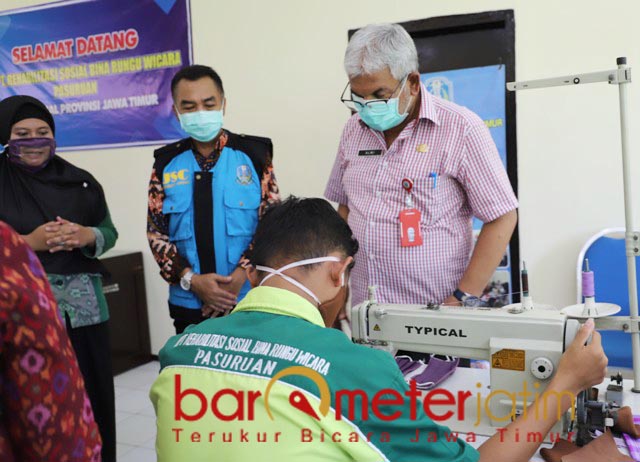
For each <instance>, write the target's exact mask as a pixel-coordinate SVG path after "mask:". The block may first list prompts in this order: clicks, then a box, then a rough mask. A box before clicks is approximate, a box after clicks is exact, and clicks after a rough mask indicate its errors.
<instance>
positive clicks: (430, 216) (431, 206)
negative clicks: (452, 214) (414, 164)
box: [412, 175, 451, 226]
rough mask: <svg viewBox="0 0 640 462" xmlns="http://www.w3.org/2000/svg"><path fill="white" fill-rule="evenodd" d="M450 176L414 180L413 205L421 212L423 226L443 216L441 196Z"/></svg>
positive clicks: (433, 222) (437, 220)
mask: <svg viewBox="0 0 640 462" xmlns="http://www.w3.org/2000/svg"><path fill="white" fill-rule="evenodd" d="M449 181H451V180H450V178H449V177H447V176H446V175H442V176H441V175H438V176H437V177H436V178H431V177H423V178H418V179H415V180H414V183H413V190H412V196H413V206H414V207H415V208H416V209H418V210H419V211H420V213H421V217H420V222H421V224H422V225H423V226H432V225H436V224H437V223H438V222H439V221H440V220H441V219H442V218H443V216H444V212H445V211H444V204H443V202H444V201H443V198H444V196H445V194H446V190H447V188H448V187H449Z"/></svg>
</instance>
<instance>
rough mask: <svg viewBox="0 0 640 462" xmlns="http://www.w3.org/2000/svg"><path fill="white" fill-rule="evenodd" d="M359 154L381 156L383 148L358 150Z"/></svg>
mask: <svg viewBox="0 0 640 462" xmlns="http://www.w3.org/2000/svg"><path fill="white" fill-rule="evenodd" d="M358 155H359V156H381V155H382V149H364V150H362V151H358Z"/></svg>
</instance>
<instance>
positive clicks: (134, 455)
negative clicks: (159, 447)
mask: <svg viewBox="0 0 640 462" xmlns="http://www.w3.org/2000/svg"><path fill="white" fill-rule="evenodd" d="M159 370H160V365H159V363H158V362H157V361H153V362H150V363H148V364H145V365H143V366H140V367H137V368H135V369H132V370H130V371H127V372H125V373H124V374H120V375H117V376H116V377H115V378H114V383H115V389H116V426H117V427H116V435H117V441H118V443H117V446H118V462H156V451H155V442H156V418H155V412H154V410H153V405H152V404H151V400H150V399H149V389H150V388H151V385H152V384H153V382H154V380H155V379H156V377H157V376H158V371H159Z"/></svg>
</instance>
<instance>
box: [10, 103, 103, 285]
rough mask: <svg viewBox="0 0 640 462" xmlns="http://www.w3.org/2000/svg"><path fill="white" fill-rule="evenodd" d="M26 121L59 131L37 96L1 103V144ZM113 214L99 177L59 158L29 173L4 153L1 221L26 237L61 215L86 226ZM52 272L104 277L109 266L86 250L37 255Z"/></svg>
mask: <svg viewBox="0 0 640 462" xmlns="http://www.w3.org/2000/svg"><path fill="white" fill-rule="evenodd" d="M25 118H37V119H41V120H43V121H45V122H46V123H47V124H49V126H50V127H51V130H52V131H53V132H54V133H55V125H54V121H53V116H52V115H51V113H50V112H49V110H48V109H47V108H46V106H45V105H44V104H42V103H41V102H40V101H38V100H37V99H35V98H32V97H31V96H11V97H9V98H6V99H4V100H2V101H0V143H2V144H3V145H4V144H6V143H7V142H8V140H9V138H10V135H11V127H12V126H13V125H14V124H15V123H16V122H19V121H20V120H24V119H25ZM106 215H107V205H106V201H105V198H104V192H103V191H102V187H101V186H100V184H99V183H98V181H97V180H96V179H95V178H93V176H92V175H91V174H90V173H88V172H86V171H84V170H82V169H80V168H78V167H75V166H74V165H72V164H70V163H69V162H67V161H66V160H64V159H62V158H60V157H58V156H57V155H54V156H53V158H52V159H51V161H50V162H49V163H48V164H47V166H46V167H44V168H43V169H42V170H40V171H38V172H29V171H28V170H25V169H23V168H21V167H20V166H19V165H18V164H15V163H13V162H10V161H9V159H8V158H7V155H6V154H0V220H2V221H5V222H7V223H8V224H9V225H11V226H12V227H13V228H14V229H15V230H16V231H17V232H18V233H20V234H23V235H24V234H29V233H31V232H32V231H33V230H34V229H36V228H37V227H38V226H40V225H42V224H44V223H47V222H49V221H55V219H56V217H57V216H60V217H62V218H65V219H67V220H69V221H71V222H73V223H78V224H80V225H82V226H97V225H98V224H100V222H102V220H104V218H105V217H106ZM37 254H38V257H39V258H40V261H41V262H42V266H44V269H45V271H46V272H47V273H53V274H76V273H104V267H103V266H102V264H101V263H100V262H99V261H98V260H96V259H91V258H88V257H86V256H84V254H83V253H82V251H81V250H80V249H74V250H72V251H64V250H63V251H60V252H57V253H53V254H52V253H49V252H47V251H44V252H37Z"/></svg>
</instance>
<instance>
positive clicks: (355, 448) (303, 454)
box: [150, 287, 479, 462]
mask: <svg viewBox="0 0 640 462" xmlns="http://www.w3.org/2000/svg"><path fill="white" fill-rule="evenodd" d="M160 363H161V367H162V371H161V373H160V376H159V377H158V379H157V380H156V382H155V383H154V385H153V387H152V389H151V393H150V397H151V400H152V401H153V404H154V406H155V409H156V415H157V418H158V436H157V440H156V449H157V453H158V461H159V462H166V461H189V462H191V461H194V462H196V461H225V462H226V461H272V460H273V461H278V462H281V461H285V460H296V461H316V460H318V461H346V460H353V461H359V462H365V461H376V462H377V461H387V460H388V461H412V462H417V461H460V462H462V461H465V462H466V461H469V462H475V461H477V460H478V457H479V456H478V453H477V451H476V450H475V449H473V448H472V447H471V446H468V445H467V444H466V443H464V442H463V441H461V440H455V435H454V434H453V433H451V432H450V431H449V430H448V429H447V428H446V427H442V426H439V425H437V424H436V423H435V422H433V421H432V420H431V419H429V418H428V417H427V416H426V415H425V414H424V411H423V409H422V406H421V405H418V406H414V407H415V414H414V415H413V416H412V415H411V406H410V399H409V398H407V397H406V396H405V395H404V393H405V392H407V391H408V390H409V387H408V386H407V384H406V383H405V381H404V378H403V376H402V374H401V373H400V371H399V369H398V367H397V365H396V363H395V361H394V359H393V358H392V357H391V355H389V354H387V353H384V352H382V351H377V350H373V349H370V348H366V347H363V346H360V345H355V344H353V343H352V342H351V341H350V340H349V339H348V338H347V337H346V336H345V335H344V334H343V333H342V332H339V331H337V330H334V329H327V328H325V327H324V324H323V321H322V318H321V316H320V313H319V312H318V310H317V308H316V307H314V306H313V305H312V304H310V303H309V302H307V301H306V300H305V299H303V298H302V297H299V296H298V295H296V294H294V293H292V292H289V291H286V290H282V289H276V288H272V287H259V288H256V289H253V290H252V291H250V292H249V293H248V294H247V296H246V297H245V299H244V300H243V301H242V302H241V303H240V304H238V306H237V307H236V308H235V309H234V311H233V312H232V313H231V314H230V315H229V316H226V317H223V318H217V319H211V320H208V321H205V322H203V323H201V324H198V325H195V326H191V327H189V328H188V329H187V330H186V331H185V333H183V334H181V335H177V336H175V337H172V338H171V339H169V341H168V342H167V344H166V345H165V346H164V348H163V349H162V350H161V351H160ZM382 390H384V392H383V394H380V393H381V391H382ZM390 393H392V394H390ZM376 394H378V396H377V397H376ZM393 394H395V395H393ZM398 395H402V396H403V397H404V399H403V400H402V403H400V402H398V403H395V404H394V403H389V402H388V401H389V400H390V399H393V397H394V396H395V397H397V396H398ZM385 400H386V401H387V402H386V403H385V402H384V401H385ZM418 403H421V400H418ZM386 416H391V417H386ZM411 417H413V419H412V418H411ZM417 430H419V434H420V437H419V438H418V441H416V432H417ZM427 439H430V440H431V441H427ZM412 440H413V441H412ZM450 440H451V441H450Z"/></svg>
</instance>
